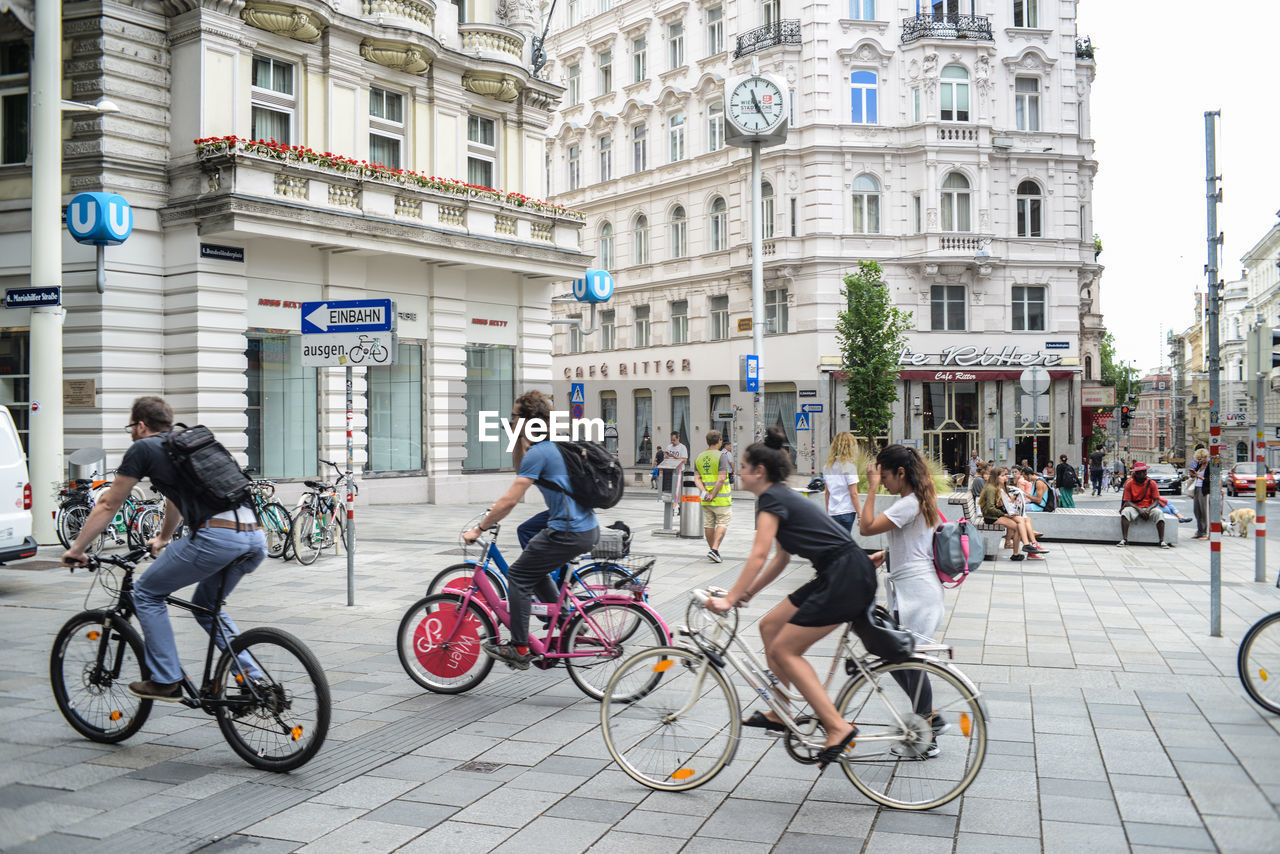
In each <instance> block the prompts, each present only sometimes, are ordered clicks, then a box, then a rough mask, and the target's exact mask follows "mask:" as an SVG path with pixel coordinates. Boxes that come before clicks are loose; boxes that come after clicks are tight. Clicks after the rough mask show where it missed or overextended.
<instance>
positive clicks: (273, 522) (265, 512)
mask: <svg viewBox="0 0 1280 854" xmlns="http://www.w3.org/2000/svg"><path fill="white" fill-rule="evenodd" d="M258 518H259V519H260V520H262V533H263V535H264V536H265V537H266V540H267V557H275V558H283V557H284V553H285V549H286V548H287V546H288V544H289V511H288V510H287V509H285V506H284V505H283V504H281V503H280V502H278V501H268V502H267V503H266V504H263V505H262V507H261V508H259V510H258Z"/></svg>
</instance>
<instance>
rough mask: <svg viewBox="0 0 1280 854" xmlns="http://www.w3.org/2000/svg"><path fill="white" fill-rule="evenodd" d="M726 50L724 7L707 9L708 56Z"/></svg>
mask: <svg viewBox="0 0 1280 854" xmlns="http://www.w3.org/2000/svg"><path fill="white" fill-rule="evenodd" d="M723 52H724V7H722V6H712V7H711V8H710V9H708V10H707V56H715V55H716V54H717V53H723Z"/></svg>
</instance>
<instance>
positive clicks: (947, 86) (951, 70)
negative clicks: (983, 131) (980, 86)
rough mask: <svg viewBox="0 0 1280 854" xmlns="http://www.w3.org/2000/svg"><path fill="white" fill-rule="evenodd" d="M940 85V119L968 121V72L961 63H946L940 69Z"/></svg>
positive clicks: (945, 120)
mask: <svg viewBox="0 0 1280 854" xmlns="http://www.w3.org/2000/svg"><path fill="white" fill-rule="evenodd" d="M941 86H942V99H941V101H940V103H941V105H942V120H943V121H944V122H967V121H969V72H968V71H966V70H965V67H964V66H963V65H948V66H947V67H946V68H944V69H942V81H941Z"/></svg>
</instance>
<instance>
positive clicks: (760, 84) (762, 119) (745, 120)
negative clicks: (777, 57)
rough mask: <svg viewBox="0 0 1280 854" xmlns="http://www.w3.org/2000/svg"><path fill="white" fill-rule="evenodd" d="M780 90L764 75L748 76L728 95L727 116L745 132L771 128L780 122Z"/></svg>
mask: <svg viewBox="0 0 1280 854" xmlns="http://www.w3.org/2000/svg"><path fill="white" fill-rule="evenodd" d="M782 109H783V103H782V90H780V89H779V88H778V87H777V85H776V84H775V83H774V82H773V81H772V80H769V79H768V78H766V77H748V78H747V79H746V80H743V81H742V82H741V83H739V84H738V85H737V86H735V87H734V89H733V92H732V93H731V94H730V95H729V117H730V118H731V119H733V123H734V124H736V125H737V126H738V127H740V128H742V129H743V130H745V131H747V132H764V131H767V130H771V129H773V128H775V127H777V126H778V124H779V123H781V122H782Z"/></svg>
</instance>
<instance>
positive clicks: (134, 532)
mask: <svg viewBox="0 0 1280 854" xmlns="http://www.w3.org/2000/svg"><path fill="white" fill-rule="evenodd" d="M110 486H111V481H109V480H100V479H98V478H97V477H94V478H81V479H77V480H74V481H70V482H69V483H67V484H65V485H62V486H60V487H59V489H58V496H57V498H58V509H57V511H56V512H55V514H54V527H55V528H56V530H57V535H58V541H59V542H60V543H61V544H62V546H63V547H64V548H68V549H69V548H71V544H72V543H74V542H75V540H76V537H78V536H79V535H80V529H81V528H82V527H84V523H85V520H86V519H88V518H89V514H90V513H92V512H93V508H94V505H95V504H97V502H98V498H99V496H101V495H102V493H103V492H105V491H106V490H107V488H108V487H110ZM163 523H164V501H163V499H155V498H153V499H144V498H143V497H142V493H141V490H140V489H138V488H135V489H134V490H133V492H131V493H130V494H129V495H128V496H126V497H125V500H124V504H123V505H121V507H120V509H119V510H118V511H117V512H116V515H115V516H114V518H112V520H111V524H110V525H108V526H107V528H106V530H104V531H103V532H102V534H101V535H99V536H98V537H97V538H96V539H95V540H94V541H93V542H92V543H90V544H89V546H88V547H87V548H86V549H85V551H86V553H88V554H97V553H98V552H100V551H102V549H103V547H104V546H106V545H107V543H108V541H110V542H111V543H112V544H114V545H124V546H127V547H128V548H131V549H132V548H140V547H142V546H143V545H145V544H146V542H147V540H149V539H151V537H154V536H155V535H156V534H158V533H159V532H160V526H161V525H162V524H163ZM185 533H186V528H185V526H180V530H179V531H178V532H177V533H175V534H174V538H175V539H177V538H179V537H181V536H182V535H183V534H185Z"/></svg>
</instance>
